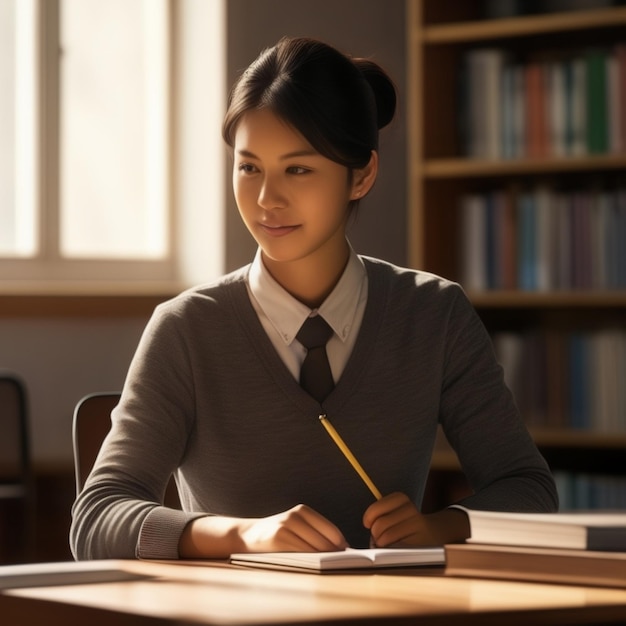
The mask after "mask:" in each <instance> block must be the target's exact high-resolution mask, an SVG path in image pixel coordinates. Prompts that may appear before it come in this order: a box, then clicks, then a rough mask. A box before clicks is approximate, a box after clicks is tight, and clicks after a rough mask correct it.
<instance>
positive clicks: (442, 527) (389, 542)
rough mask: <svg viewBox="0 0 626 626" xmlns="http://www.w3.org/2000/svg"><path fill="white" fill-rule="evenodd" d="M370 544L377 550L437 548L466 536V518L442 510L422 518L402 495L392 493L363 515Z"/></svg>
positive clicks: (452, 511) (467, 528) (451, 511)
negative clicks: (370, 539)
mask: <svg viewBox="0 0 626 626" xmlns="http://www.w3.org/2000/svg"><path fill="white" fill-rule="evenodd" d="M363 524H364V526H365V527H366V528H369V530H370V533H371V536H372V545H373V546H375V547H378V548H391V547H419V546H440V545H443V544H444V543H451V542H455V541H463V540H464V539H466V538H467V537H469V522H468V520H467V515H466V514H465V513H463V511H460V510H458V509H444V510H442V511H439V512H437V513H431V514H429V515H424V514H422V513H420V511H419V510H418V509H417V507H416V506H415V504H413V502H411V500H410V499H409V497H408V496H407V495H405V494H403V493H392V494H389V495H387V496H385V497H383V498H381V499H380V500H378V501H376V502H374V504H372V505H371V506H370V507H369V508H368V509H367V510H366V511H365V514H364V515H363Z"/></svg>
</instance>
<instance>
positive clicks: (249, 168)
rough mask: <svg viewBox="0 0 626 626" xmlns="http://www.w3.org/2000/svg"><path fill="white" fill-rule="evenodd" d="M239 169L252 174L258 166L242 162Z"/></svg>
mask: <svg viewBox="0 0 626 626" xmlns="http://www.w3.org/2000/svg"><path fill="white" fill-rule="evenodd" d="M237 169H238V170H239V171H240V172H243V173H244V174H252V173H254V172H256V167H254V165H252V164H251V163H240V164H239V166H238V168H237Z"/></svg>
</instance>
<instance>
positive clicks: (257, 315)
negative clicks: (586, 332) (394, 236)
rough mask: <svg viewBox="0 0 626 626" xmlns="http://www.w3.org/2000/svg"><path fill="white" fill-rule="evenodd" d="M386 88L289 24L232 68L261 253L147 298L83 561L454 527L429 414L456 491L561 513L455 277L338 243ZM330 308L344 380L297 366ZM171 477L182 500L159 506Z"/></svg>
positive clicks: (440, 538)
mask: <svg viewBox="0 0 626 626" xmlns="http://www.w3.org/2000/svg"><path fill="white" fill-rule="evenodd" d="M395 104H396V94H395V89H394V86H393V84H392V82H391V80H390V79H389V77H388V76H387V74H386V73H385V72H384V71H383V70H382V69H381V68H380V67H379V66H378V65H377V64H375V63H373V62H371V61H366V60H359V59H353V58H350V57H347V56H345V55H344V54H342V53H340V52H339V51H338V50H336V49H334V48H332V47H330V46H328V45H326V44H324V43H322V42H319V41H314V40H310V39H289V38H286V39H283V40H281V41H280V42H278V44H277V45H276V46H274V47H273V48H270V49H268V50H266V51H264V52H263V53H262V54H261V55H260V56H259V57H258V58H257V59H256V60H255V61H254V62H253V63H252V65H251V66H250V67H249V68H248V69H247V70H246V71H245V72H244V74H243V75H242V76H241V77H240V79H239V80H238V81H237V83H236V84H235V86H234V88H233V91H232V92H231V96H230V99H229V107H228V111H227V114H226V117H225V121H224V128H223V132H224V137H225V140H226V142H227V143H228V145H229V146H230V147H231V148H232V152H233V188H234V191H235V197H236V200H237V205H238V208H239V211H240V214H241V217H242V219H243V221H244V223H245V224H246V226H247V228H248V230H249V231H250V233H251V234H252V236H253V237H254V238H255V240H256V241H257V243H258V246H259V247H258V252H257V254H256V257H255V258H254V260H253V261H252V263H251V264H250V265H249V266H246V267H244V268H241V269H240V270H238V271H235V272H233V273H231V274H229V275H228V276H225V277H223V278H222V279H220V280H219V281H217V282H216V283H214V284H210V285H204V286H200V287H197V288H193V289H191V290H189V291H187V292H185V293H183V294H181V295H180V296H178V297H176V298H174V299H173V300H171V301H169V302H167V303H164V304H163V305H161V306H159V307H158V308H157V310H156V311H155V313H154V315H153V317H152V319H151V321H150V323H149V324H148V326H147V328H146V330H145V333H144V335H143V337H142V339H141V342H140V345H139V347H138V349H137V352H136V355H135V357H134V359H133V362H132V364H131V368H130V370H129V373H128V377H127V381H126V383H125V386H124V390H123V394H122V398H121V402H120V404H119V406H118V407H117V408H116V409H115V411H114V412H113V416H112V417H113V426H112V430H111V433H110V435H109V436H108V438H107V440H106V441H105V443H104V445H103V450H102V453H101V455H100V457H99V459H98V461H97V462H96V465H95V467H94V469H93V471H92V473H91V475H90V477H89V479H88V480H87V482H86V485H85V488H84V490H83V492H82V493H81V494H80V496H79V497H78V498H77V501H76V503H75V505H74V508H73V522H72V529H71V544H72V550H73V553H74V555H75V556H76V558H81V559H83V558H107V557H126V558H128V557H132V556H138V557H143V558H179V557H192V558H225V557H227V556H228V555H229V554H231V553H232V552H246V551H254V552H260V551H279V550H281V551H287V550H290V551H294V550H295V551H313V550H341V549H343V548H345V547H346V546H348V545H351V546H354V547H365V546H368V545H376V546H379V547H387V546H396V545H405V546H406V545H409V546H421V545H433V544H443V543H447V542H452V541H460V540H463V539H465V538H466V537H467V536H468V535H469V527H468V522H467V518H466V515H465V514H464V513H463V512H462V511H460V510H458V509H455V508H454V507H451V508H447V509H444V510H442V511H439V512H436V513H432V514H429V515H423V514H422V513H420V511H419V505H420V502H421V499H422V495H423V492H424V484H425V481H426V477H427V474H428V468H429V462H430V456H431V452H432V448H433V444H434V440H435V435H436V431H437V426H438V424H441V425H442V427H443V429H444V431H445V433H446V435H447V437H448V440H449V441H450V443H451V445H452V446H453V448H454V449H455V450H456V452H457V454H458V456H459V459H460V461H461V465H462V467H463V470H464V471H465V474H466V476H467V478H468V480H469V483H470V485H471V486H472V488H473V491H474V493H473V495H471V496H469V497H468V498H466V499H465V500H463V501H462V504H463V505H464V506H466V507H469V508H483V509H497V510H518V511H553V510H555V509H556V507H557V498H556V490H555V486H554V481H553V479H552V477H551V475H550V472H549V470H548V468H547V466H546V464H545V462H544V460H543V459H542V457H541V456H540V454H539V453H538V451H537V449H536V447H535V446H534V444H533V442H532V440H531V438H530V436H529V434H528V432H527V431H526V429H525V428H524V426H523V423H522V421H521V419H520V416H519V414H518V411H517V409H516V407H515V404H514V401H513V398H512V396H511V394H510V392H509V390H508V389H507V388H506V386H505V384H504V382H503V376H502V371H501V368H500V367H499V366H498V364H497V362H496V360H495V358H494V354H493V351H492V349H491V345H490V342H489V338H488V335H487V333H486V331H485V329H484V327H483V325H482V324H481V322H480V320H479V319H478V317H477V315H476V314H475V312H474V310H473V308H472V306H471V305H470V303H469V302H468V300H467V299H466V297H465V296H464V294H463V292H462V290H461V289H460V287H459V286H458V285H456V284H454V283H451V282H449V281H446V280H444V279H442V278H440V277H437V276H434V275H431V274H428V273H425V272H419V271H413V270H407V269H403V268H398V267H395V266H393V265H391V264H389V263H386V262H384V261H380V260H376V259H371V258H366V257H362V256H358V255H357V254H356V253H355V252H354V251H353V250H352V248H351V246H350V244H349V242H348V240H347V238H346V228H347V224H348V221H349V218H350V215H351V214H352V213H353V212H354V210H355V209H356V207H357V205H358V203H359V201H360V200H361V199H362V198H363V197H364V196H365V195H367V193H368V192H369V191H370V190H371V188H372V186H373V185H374V183H375V180H376V175H377V171H378V130H379V129H380V128H383V127H384V126H386V125H387V124H388V123H389V122H390V121H391V120H392V118H393V115H394V111H395ZM319 317H321V318H322V319H324V320H325V322H326V323H327V324H328V325H329V326H330V328H331V329H332V330H330V331H329V334H330V335H331V337H330V339H329V340H328V343H327V344H326V353H327V355H328V359H329V361H330V368H331V374H332V379H331V380H330V381H329V382H330V385H331V386H332V385H333V384H334V388H333V389H332V390H329V391H323V392H322V393H321V395H319V396H317V391H315V392H313V391H311V392H309V391H305V389H304V388H303V387H302V386H301V385H300V383H299V378H300V369H301V367H302V364H303V361H304V360H305V357H306V355H307V348H305V347H304V345H303V344H304V343H306V341H305V340H304V339H303V338H302V336H301V335H300V340H299V339H298V338H296V336H297V335H298V333H299V329H300V327H301V325H302V324H303V323H304V322H305V321H306V320H308V319H309V318H318V320H317V322H319ZM312 350H313V349H312ZM318 351H319V350H318ZM321 351H322V352H323V351H324V350H323V348H322V349H321ZM311 354H312V353H311ZM303 384H304V382H303ZM311 394H314V395H316V396H317V397H313V395H311ZM322 414H323V415H326V416H327V418H328V419H329V420H330V421H331V422H332V423H333V425H334V427H335V428H336V429H337V431H339V433H340V435H341V437H342V438H343V439H344V440H345V441H346V443H347V445H348V446H349V447H350V449H351V450H352V452H353V453H354V455H355V456H356V458H357V459H358V460H359V461H360V463H361V465H363V467H364V468H365V470H366V472H367V473H368V474H369V476H370V477H371V479H372V480H373V482H374V483H375V484H376V486H377V488H378V489H379V490H380V491H381V493H382V497H381V498H380V499H375V498H374V497H373V496H372V493H371V492H370V490H369V489H368V487H367V486H366V485H365V484H364V483H363V481H362V480H361V479H360V478H359V476H358V475H357V474H356V473H355V472H354V471H353V469H352V468H351V467H350V465H349V464H348V463H347V461H346V459H345V457H344V456H343V455H342V454H341V453H340V452H339V450H338V448H337V447H336V446H335V444H334V442H333V441H332V440H331V439H330V437H329V436H328V434H327V432H326V431H325V430H324V428H322V426H321V424H320V420H319V416H320V415H322ZM172 473H174V474H175V477H176V481H177V486H178V490H179V494H180V498H181V503H182V507H183V510H182V511H178V510H173V509H169V508H166V507H164V506H163V505H162V504H161V503H162V498H163V493H164V490H165V486H166V484H167V481H168V479H169V476H170V475H171V474H172Z"/></svg>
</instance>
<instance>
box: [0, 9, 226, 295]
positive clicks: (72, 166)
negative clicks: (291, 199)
mask: <svg viewBox="0 0 626 626" xmlns="http://www.w3.org/2000/svg"><path fill="white" fill-rule="evenodd" d="M222 14H223V7H222V2H220V1H217V2H216V1H212V2H210V3H207V2H204V1H203V0H106V2H102V0H0V53H1V54H0V133H1V137H2V140H1V141H0V194H1V200H0V224H1V227H0V291H4V292H5V293H6V292H12V291H18V292H23V291H27V292H36V293H45V292H55V293H56V292H68V291H69V292H73V293H74V292H78V293H82V292H84V291H85V290H87V291H91V292H98V293H103V292H107V291H110V292H119V291H120V290H122V291H124V292H126V291H128V290H142V291H151V290H153V291H164V290H166V291H176V290H178V289H180V288H181V287H183V286H187V284H190V283H192V282H197V281H198V280H199V279H209V278H212V277H213V275H217V274H219V273H221V271H222V265H223V260H222V257H223V254H222V240H223V226H222V215H221V212H222V206H223V204H224V202H223V190H222V187H223V180H224V177H223V167H224V164H223V160H224V154H223V152H224V149H223V147H222V142H221V138H220V137H219V128H220V123H221V117H222V114H223V102H224V100H225V95H224V92H225V90H224V87H223V84H222V83H223V75H224V70H223V52H222V50H223V47H224V46H223V39H224V35H223V32H224V29H223V23H222V22H223V19H222ZM176 46H178V47H176ZM199 59H202V63H203V71H204V74H203V75H200V74H199V72H198V70H197V68H198V67H199ZM211 64H214V67H211ZM17 68H19V72H18V71H17ZM190 81H197V84H193V85H192V84H190ZM209 92H210V94H211V96H210V100H211V102H212V106H210V107H207V106H199V102H200V103H202V102H205V101H206V100H207V99H208V95H207V94H208V93H209ZM190 99H191V100H193V101H189V100H190ZM216 102H217V103H218V104H217V105H216ZM190 116H191V117H190ZM191 129H195V130H194V131H193V132H192V130H191ZM200 129H204V130H200ZM200 141H202V142H203V143H202V144H200V143H199V142H200ZM208 164H210V168H209V165H208ZM183 168H193V169H197V168H206V173H205V175H204V176H203V177H198V176H192V175H190V174H189V173H188V172H186V171H182V170H183ZM209 170H210V171H209ZM175 172H176V173H177V176H176V177H174V173H175ZM175 180H176V183H177V184H176V185H174V181H175ZM207 184H208V185H211V191H210V192H209V191H208V189H207V187H206V186H207ZM209 195H210V196H211V197H212V198H214V199H217V201H218V202H217V203H216V202H215V201H212V202H211V205H210V206H206V207H205V209H206V211H207V212H208V215H202V212H201V210H200V207H198V202H199V201H202V200H203V199H204V200H206V199H207V198H208V197H209ZM191 219H193V220H194V221H195V226H192V225H190V224H189V223H188V221H189V220H191ZM198 229H204V230H203V231H202V232H203V237H202V246H201V247H202V250H203V252H201V253H199V254H196V256H195V258H193V259H192V258H190V256H189V251H190V250H195V251H196V252H197V251H198V249H199V248H200V245H199V243H198V241H197V239H198V238H199V234H198V233H199V230H198ZM207 229H208V230H207ZM207 244H209V245H207ZM207 250H210V251H211V252H210V253H207V252H206V251H207Z"/></svg>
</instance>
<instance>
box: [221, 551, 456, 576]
mask: <svg viewBox="0 0 626 626" xmlns="http://www.w3.org/2000/svg"><path fill="white" fill-rule="evenodd" d="M230 562H231V563H233V564H235V565H246V566H249V567H264V568H270V569H289V570H300V571H317V572H324V571H330V570H346V569H368V568H376V567H414V566H420V565H430V566H432V565H443V564H444V563H445V560H444V550H443V547H441V548H439V547H437V548H369V549H355V548H348V549H347V550H343V551H339V552H264V553H262V552H259V553H250V554H231V557H230Z"/></svg>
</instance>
